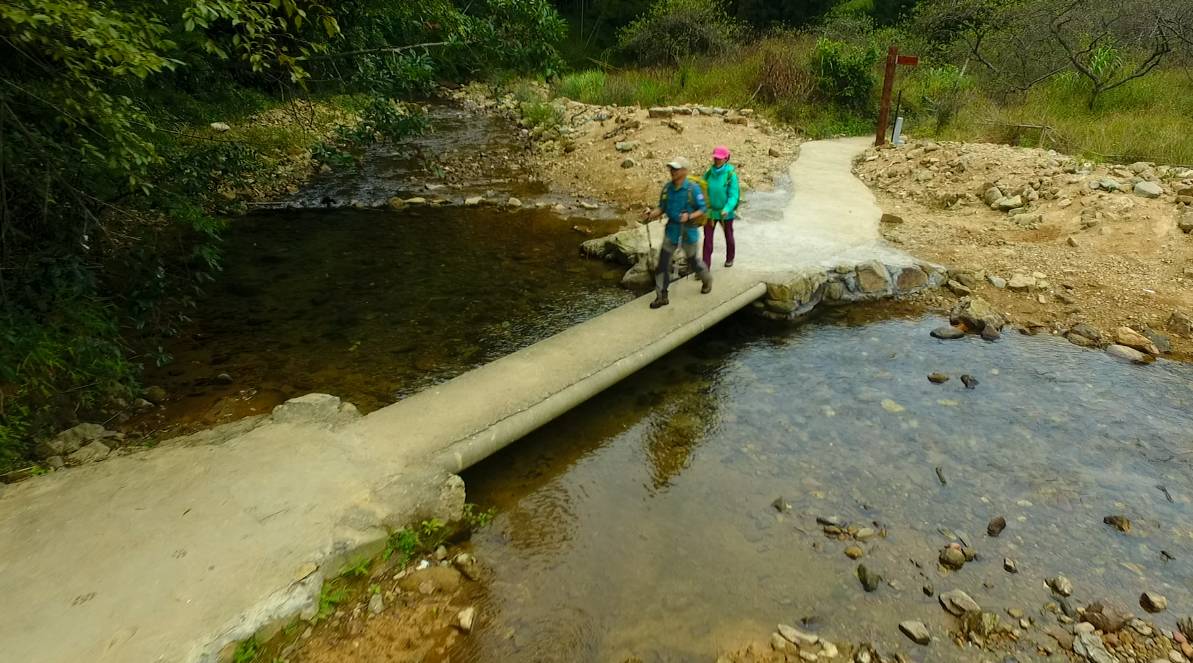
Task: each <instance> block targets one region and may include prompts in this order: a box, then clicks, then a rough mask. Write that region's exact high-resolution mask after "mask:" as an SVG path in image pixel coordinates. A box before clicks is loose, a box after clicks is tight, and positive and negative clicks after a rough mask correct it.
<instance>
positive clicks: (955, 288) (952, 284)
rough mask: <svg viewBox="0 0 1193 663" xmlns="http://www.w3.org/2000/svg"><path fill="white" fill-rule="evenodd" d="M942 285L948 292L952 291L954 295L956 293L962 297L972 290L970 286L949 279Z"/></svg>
mask: <svg viewBox="0 0 1193 663" xmlns="http://www.w3.org/2000/svg"><path fill="white" fill-rule="evenodd" d="M944 286H945V287H946V288H948V289H949V291H950V292H952V293H953V294H954V295H957V296H958V297H964V296H966V295H972V294H973V290H972V289H971V288H969V287H968V286H965V285H963V284H962V283H961V282H959V281H952V280H950V281H949V282H948V283H945V284H944Z"/></svg>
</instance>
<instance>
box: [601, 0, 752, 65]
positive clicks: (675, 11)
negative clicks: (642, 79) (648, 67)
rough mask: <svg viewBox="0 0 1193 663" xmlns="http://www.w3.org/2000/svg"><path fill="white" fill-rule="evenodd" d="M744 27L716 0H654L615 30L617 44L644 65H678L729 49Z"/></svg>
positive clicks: (736, 42)
mask: <svg viewBox="0 0 1193 663" xmlns="http://www.w3.org/2000/svg"><path fill="white" fill-rule="evenodd" d="M745 33H746V31H745V27H744V26H743V25H742V24H741V23H739V22H738V21H736V20H735V19H733V18H731V17H730V16H729V14H727V13H726V12H725V9H724V3H722V2H719V1H718V0H655V2H654V4H652V5H651V6H650V10H649V11H647V12H646V13H645V14H643V15H642V16H640V17H639V18H638V19H637V20H635V21H634V22H633V23H630V24H629V25H627V26H626V27H624V28H622V30H621V32H620V33H618V45H619V46H620V48H621V50H622V51H623V52H625V53H626V54H628V55H630V56H631V57H633V58H634V59H635V60H637V61H638V62H641V63H643V64H653V65H662V64H669V65H679V64H680V63H681V62H683V61H684V60H686V59H688V58H690V57H691V56H693V55H715V54H723V53H726V52H728V51H729V50H730V49H731V48H732V47H733V46H735V45H736V44H738V42H739V41H741V39H742V38H743V37H744V36H745Z"/></svg>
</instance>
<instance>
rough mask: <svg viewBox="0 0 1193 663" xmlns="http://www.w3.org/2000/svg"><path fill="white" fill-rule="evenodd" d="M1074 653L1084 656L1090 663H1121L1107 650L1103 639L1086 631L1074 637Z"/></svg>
mask: <svg viewBox="0 0 1193 663" xmlns="http://www.w3.org/2000/svg"><path fill="white" fill-rule="evenodd" d="M1073 652H1074V653H1076V654H1077V655H1079V656H1084V657H1085V658H1086V660H1088V661H1090V663H1119V660H1118V658H1116V657H1115V656H1114V655H1113V654H1111V653H1110V652H1109V651H1107V650H1106V645H1105V644H1104V643H1103V642H1102V639H1101V638H1099V637H1098V636H1096V635H1094V634H1093V633H1087V632H1085V631H1080V632H1078V633H1077V634H1076V635H1075V636H1074V638H1073Z"/></svg>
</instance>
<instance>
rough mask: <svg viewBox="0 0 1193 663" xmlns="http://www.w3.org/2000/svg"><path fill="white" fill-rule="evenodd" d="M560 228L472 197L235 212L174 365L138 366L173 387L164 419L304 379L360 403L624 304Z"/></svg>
mask: <svg viewBox="0 0 1193 663" xmlns="http://www.w3.org/2000/svg"><path fill="white" fill-rule="evenodd" d="M585 223H587V224H588V225H590V226H593V227H595V228H597V229H601V230H612V229H611V228H604V227H602V224H601V222H597V221H593V220H587V221H586V222H585ZM605 225H607V224H605ZM570 226H571V223H570V222H569V221H568V220H567V219H564V218H562V217H560V216H558V215H556V214H555V213H554V212H552V211H549V210H546V209H525V210H521V211H512V212H511V211H505V210H500V209H497V208H494V207H486V206H481V207H466V208H465V207H423V208H410V209H405V210H402V211H389V210H352V209H343V210H317V211H305V212H299V211H287V212H275V213H269V214H260V215H256V216H252V217H246V218H243V219H239V220H237V221H236V223H235V224H233V226H232V228H231V229H230V231H229V232H228V235H227V237H226V240H225V245H226V256H225V269H224V272H223V273H222V274H221V275H220V278H219V280H218V282H217V283H216V284H215V286H214V287H213V288H212V292H210V293H209V294H208V296H207V297H206V298H205V299H204V300H203V301H202V302H201V304H200V310H199V311H198V312H197V313H196V315H195V316H194V317H195V319H196V322H195V323H193V324H192V325H191V326H190V327H189V328H187V329H185V330H184V333H183V334H182V335H181V336H179V337H178V338H176V339H174V341H173V343H172V344H171V345H170V346H169V347H167V350H168V351H169V352H170V353H171V354H172V355H173V356H174V362H173V363H171V364H170V365H168V366H165V367H163V368H160V369H156V370H150V371H149V374H148V375H147V378H146V379H147V381H148V383H149V384H160V385H162V386H163V387H165V388H166V390H167V391H168V392H169V393H170V394H171V395H172V401H171V402H170V403H169V404H168V406H167V409H166V411H165V414H164V416H165V418H166V420H167V421H170V422H174V421H179V420H181V421H183V422H185V424H193V425H198V426H204V425H211V424H214V423H218V422H220V421H225V420H228V419H232V418H235V417H237V416H242V415H244V414H250V413H252V412H254V411H256V412H261V411H268V409H269V408H270V407H272V406H273V405H276V404H277V403H278V402H280V401H281V400H284V399H286V398H290V397H293V396H298V395H301V394H305V393H309V392H312V391H316V392H325V393H331V394H335V395H337V396H340V397H342V398H344V399H345V400H348V401H351V402H353V403H355V404H356V405H357V406H358V407H360V408H361V409H362V410H364V411H369V410H374V409H376V408H378V407H382V406H384V405H386V404H389V403H392V402H394V401H395V400H397V399H399V398H402V397H404V396H407V395H409V394H412V393H414V392H416V391H419V390H421V389H423V388H425V387H427V386H430V385H432V384H435V383H437V382H441V381H443V380H447V379H450V378H452V377H454V376H456V375H459V374H460V373H463V372H465V371H467V370H468V369H471V368H473V367H476V366H478V365H481V364H484V363H486V362H489V361H492V360H493V359H496V358H498V357H501V356H503V355H505V354H508V353H510V352H513V351H515V350H517V349H520V348H522V347H525V346H527V345H530V344H532V343H534V342H536V341H539V340H541V339H543V338H546V337H548V336H551V335H553V334H555V333H557V332H559V331H562V330H563V329H566V328H567V327H569V326H571V325H573V324H575V323H577V322H580V321H582V320H586V319H588V318H590V317H592V316H594V315H597V314H599V313H601V312H604V311H606V310H609V309H611V308H613V307H615V306H617V305H619V304H621V303H623V302H625V301H628V300H629V299H630V297H631V295H630V294H629V293H627V292H625V291H623V290H621V289H620V288H618V287H617V283H616V282H617V279H620V277H621V273H620V272H619V271H618V270H615V269H610V267H609V266H607V265H603V264H601V263H598V262H594V261H584V260H581V259H579V258H578V256H577V247H578V245H579V243H580V241H581V240H582V239H583V238H582V237H581V236H580V235H578V234H577V233H575V232H574V231H572V230H571V229H570ZM184 427H185V425H184Z"/></svg>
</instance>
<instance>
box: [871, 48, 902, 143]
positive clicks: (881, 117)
mask: <svg viewBox="0 0 1193 663" xmlns="http://www.w3.org/2000/svg"><path fill="white" fill-rule="evenodd" d="M898 60H899V47H898V46H891V47H890V49H888V50H887V53H886V74H885V75H883V77H882V105H881V106H879V108H878V131H877V132H876V133H875V135H874V144H875V145H884V144H886V128H887V123H888V122H890V119H891V90H893V89H894V87H895V63H896V62H897V61H898Z"/></svg>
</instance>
